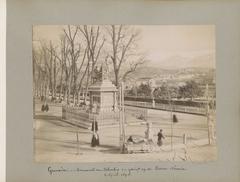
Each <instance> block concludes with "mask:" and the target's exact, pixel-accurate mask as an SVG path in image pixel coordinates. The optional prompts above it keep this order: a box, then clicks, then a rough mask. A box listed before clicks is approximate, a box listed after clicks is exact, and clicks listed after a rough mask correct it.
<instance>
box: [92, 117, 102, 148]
mask: <svg viewBox="0 0 240 182" xmlns="http://www.w3.org/2000/svg"><path fill="white" fill-rule="evenodd" d="M97 131H98V122H97V121H96V120H95V118H94V121H93V122H92V132H93V136H92V141H91V146H92V147H96V146H99V145H100V142H99V136H98V133H97Z"/></svg>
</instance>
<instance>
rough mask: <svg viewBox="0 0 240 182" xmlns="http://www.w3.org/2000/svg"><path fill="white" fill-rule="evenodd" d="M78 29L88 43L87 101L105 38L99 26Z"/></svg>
mask: <svg viewBox="0 0 240 182" xmlns="http://www.w3.org/2000/svg"><path fill="white" fill-rule="evenodd" d="M78 29H79V30H80V31H81V32H82V34H83V36H84V39H85V41H86V47H87V51H86V56H87V60H88V63H87V67H86V70H85V72H84V74H87V81H86V88H85V99H86V94H87V92H88V87H89V82H90V83H93V79H92V75H93V72H94V69H95V67H96V66H97V63H98V60H99V57H100V54H101V51H102V48H103V46H104V43H105V38H104V37H103V36H102V35H101V32H100V27H99V26H87V25H84V26H79V27H78Z"/></svg>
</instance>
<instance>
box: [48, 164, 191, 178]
mask: <svg viewBox="0 0 240 182" xmlns="http://www.w3.org/2000/svg"><path fill="white" fill-rule="evenodd" d="M186 170H187V169H186V168H184V167H178V166H176V165H173V166H171V167H159V166H154V167H129V168H124V167H123V168H121V167H104V168H95V167H93V168H87V169H82V168H66V167H62V166H61V167H58V168H54V167H51V166H49V167H48V173H49V175H57V174H61V173H86V172H99V173H102V174H103V175H104V176H105V177H111V178H112V177H119V176H121V177H129V176H132V175H141V174H144V173H148V172H156V171H186Z"/></svg>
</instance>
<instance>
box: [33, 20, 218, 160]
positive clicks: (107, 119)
mask: <svg viewBox="0 0 240 182" xmlns="http://www.w3.org/2000/svg"><path fill="white" fill-rule="evenodd" d="M32 32H33V37H32V55H33V56H32V63H33V102H34V103H33V107H34V109H33V112H34V113H33V116H34V124H33V126H34V128H33V130H34V160H35V162H43V163H46V162H48V163H56V162H58V163H59V162H60V163H73V162H74V163H76V162H77V163H81V162H84V163H85V162H144V161H170V162H174V161H191V162H206V161H216V160H217V144H216V140H217V137H216V56H215V51H216V50H215V49H216V48H215V26H214V25H110V24H109V25H34V26H33V27H32Z"/></svg>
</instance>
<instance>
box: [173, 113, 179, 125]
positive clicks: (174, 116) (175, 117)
mask: <svg viewBox="0 0 240 182" xmlns="http://www.w3.org/2000/svg"><path fill="white" fill-rule="evenodd" d="M173 122H174V123H177V122H178V119H177V116H176V115H175V114H174V115H173Z"/></svg>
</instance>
